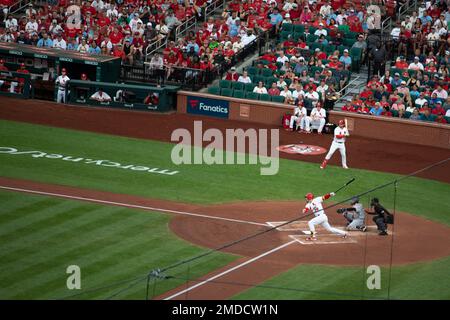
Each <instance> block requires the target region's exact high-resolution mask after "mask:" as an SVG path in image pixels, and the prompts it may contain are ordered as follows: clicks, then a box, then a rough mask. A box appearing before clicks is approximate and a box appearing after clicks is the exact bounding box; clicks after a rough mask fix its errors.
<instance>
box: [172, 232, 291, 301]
mask: <svg viewBox="0 0 450 320" xmlns="http://www.w3.org/2000/svg"><path fill="white" fill-rule="evenodd" d="M295 242H297V240H292V241H290V242H288V243H285V244H283V245H281V246H279V247H276V248H274V249H272V250H270V251H267V252H264V253H262V254H260V255H259V256H257V257H254V258H252V259H250V260H247V261H245V262H243V263H241V264H238V265H237V266H234V267H233V268H231V269H228V270H226V271H224V272H222V273H219V274H216V275H215V276H213V277H211V278H209V279H206V280H204V281H202V282H199V283H197V284H196V285H193V286H191V287H189V288H186V289H184V290H183V291H180V292H177V293H175V294H173V295H171V296H170V297H167V298H164V300H170V299H172V298H175V297H178V296H179V295H182V294H184V293H186V292H188V291H191V290H193V289H195V288H198V287H200V286H202V285H204V284H205V283H208V282H210V281H213V280H215V279H217V278H220V277H221V276H223V275H226V274H228V273H230V272H233V271H234V270H237V269H239V268H242V267H243V266H246V265H247V264H250V263H252V262H253V261H256V260H258V259H261V258H262V257H265V256H267V255H269V254H271V253H273V252H275V251H278V250H280V249H283V248H284V247H287V246H289V245H291V244H293V243H295Z"/></svg>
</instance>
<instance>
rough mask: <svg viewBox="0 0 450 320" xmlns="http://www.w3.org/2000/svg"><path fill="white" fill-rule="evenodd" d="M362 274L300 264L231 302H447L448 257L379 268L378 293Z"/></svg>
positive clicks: (352, 269) (449, 293) (354, 269)
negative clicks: (279, 300)
mask: <svg viewBox="0 0 450 320" xmlns="http://www.w3.org/2000/svg"><path fill="white" fill-rule="evenodd" d="M364 272H365V269H364V268H362V267H333V266H322V265H301V266H298V267H296V268H293V269H291V270H289V271H287V272H285V273H283V274H281V275H278V276H276V277H273V278H272V279H270V280H268V281H266V282H264V283H261V284H260V285H259V286H258V287H253V288H251V289H248V290H246V291H244V292H242V293H240V294H238V295H236V296H235V297H234V298H233V299H236V300H241V299H243V300H245V299H263V300H264V299H284V300H288V299H299V300H306V299H332V300H335V299H387V298H388V297H389V298H390V299H412V300H416V299H418V300H421V299H439V300H440V299H446V300H447V299H450V287H449V286H448V283H449V280H450V279H449V274H450V257H447V258H444V259H440V260H436V261H433V262H429V263H418V264H412V265H407V266H401V267H393V268H392V271H391V274H390V270H389V268H381V288H380V289H379V290H378V289H374V290H369V289H367V286H366V280H367V277H368V276H369V275H368V274H365V273H364ZM363 277H365V278H364V279H363ZM389 279H391V280H390V286H389ZM388 288H389V292H388Z"/></svg>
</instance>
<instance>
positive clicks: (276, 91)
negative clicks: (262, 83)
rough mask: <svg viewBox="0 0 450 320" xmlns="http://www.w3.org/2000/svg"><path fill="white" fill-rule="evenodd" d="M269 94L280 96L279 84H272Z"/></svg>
mask: <svg viewBox="0 0 450 320" xmlns="http://www.w3.org/2000/svg"><path fill="white" fill-rule="evenodd" d="M267 93H268V94H269V95H271V96H279V95H280V89H278V87H277V84H276V83H275V82H272V86H271V87H270V89H269V90H268V91H267Z"/></svg>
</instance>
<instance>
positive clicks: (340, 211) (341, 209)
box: [336, 208, 347, 213]
mask: <svg viewBox="0 0 450 320" xmlns="http://www.w3.org/2000/svg"><path fill="white" fill-rule="evenodd" d="M345 211H347V210H346V209H345V208H339V209H337V210H336V212H337V213H344V212H345Z"/></svg>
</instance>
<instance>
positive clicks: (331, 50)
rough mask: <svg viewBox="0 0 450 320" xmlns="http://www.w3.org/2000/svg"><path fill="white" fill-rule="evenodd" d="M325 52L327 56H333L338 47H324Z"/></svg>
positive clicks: (330, 45) (329, 45)
mask: <svg viewBox="0 0 450 320" xmlns="http://www.w3.org/2000/svg"><path fill="white" fill-rule="evenodd" d="M323 49H324V51H325V53H326V54H327V56H329V55H330V54H332V53H333V52H334V50H336V46H335V45H332V44H328V45H326V46H324V48H323Z"/></svg>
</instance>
